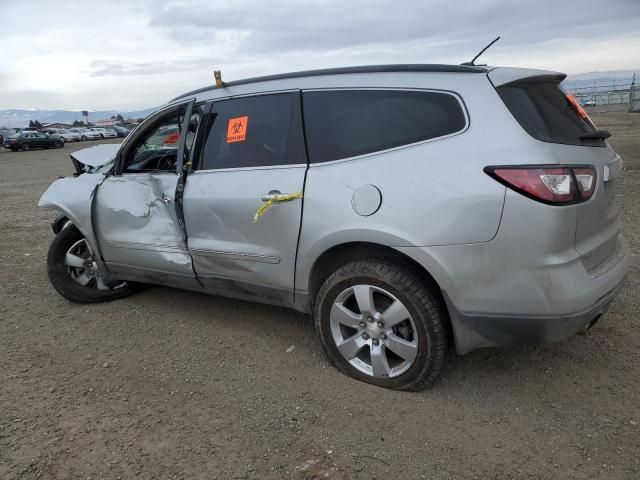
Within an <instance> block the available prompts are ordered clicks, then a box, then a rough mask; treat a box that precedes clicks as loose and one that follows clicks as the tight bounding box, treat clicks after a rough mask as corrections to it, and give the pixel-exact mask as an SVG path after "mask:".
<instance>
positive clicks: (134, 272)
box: [93, 172, 198, 286]
mask: <svg viewBox="0 0 640 480" xmlns="http://www.w3.org/2000/svg"><path fill="white" fill-rule="evenodd" d="M177 182H178V175H176V174H175V173H167V172H163V173H139V174H138V173H127V174H124V175H118V176H109V177H107V178H106V180H105V181H104V182H103V183H102V184H101V185H100V188H99V189H98V191H97V195H96V200H95V206H94V212H93V215H94V225H95V230H96V235H97V236H98V238H99V242H100V248H101V253H102V256H103V258H104V261H105V263H106V264H107V266H108V267H109V270H110V271H111V272H112V274H113V275H114V276H115V277H118V278H128V279H139V280H145V281H147V280H148V277H150V276H155V277H159V278H160V279H162V281H161V282H160V283H163V284H169V285H170V284H172V283H174V280H175V282H178V283H181V284H182V283H186V284H191V285H194V286H195V285H197V283H198V282H197V281H196V279H195V274H194V272H193V266H192V264H191V257H190V256H189V254H188V253H187V249H186V243H185V241H184V237H183V235H182V231H181V229H180V227H179V222H178V219H177V216H176V210H175V207H174V204H173V196H174V194H175V191H176V185H177ZM154 283H156V282H154Z"/></svg>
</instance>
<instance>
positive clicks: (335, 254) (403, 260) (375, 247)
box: [307, 241, 453, 340]
mask: <svg viewBox="0 0 640 480" xmlns="http://www.w3.org/2000/svg"><path fill="white" fill-rule="evenodd" d="M367 258H382V259H385V260H390V261H393V262H394V263H397V264H400V265H403V266H404V267H406V268H408V269H409V270H411V271H413V272H415V273H416V274H417V275H418V276H419V277H420V278H421V279H422V281H423V282H424V283H425V285H427V286H428V287H429V288H431V290H432V291H433V293H434V294H435V295H436V297H437V299H438V303H439V307H440V308H441V310H442V312H443V313H444V315H445V316H446V319H447V326H448V335H449V339H450V340H453V328H452V326H451V320H450V318H449V309H448V308H447V302H446V300H445V295H444V293H443V290H442V288H441V286H440V283H439V282H438V281H437V280H436V278H435V277H434V276H433V275H432V274H431V272H429V271H428V270H427V269H426V268H425V267H424V266H423V265H421V264H420V263H419V262H418V261H417V260H416V259H414V258H412V257H411V256H409V255H408V254H406V253H404V252H401V251H399V250H397V249H395V248H393V247H390V246H387V245H381V244H378V243H372V242H355V241H354V242H346V243H341V244H338V245H334V246H332V247H330V248H328V249H327V250H325V251H324V252H322V253H321V254H320V255H319V256H318V257H317V258H316V259H315V261H314V262H313V265H312V267H311V269H310V272H309V279H308V297H307V298H308V303H309V305H308V308H309V311H311V312H312V311H313V308H314V304H315V299H316V297H317V295H318V292H319V291H320V288H321V287H322V284H323V283H324V282H325V280H326V279H327V278H328V277H329V275H331V274H332V273H333V272H335V271H336V270H337V269H338V268H340V267H341V266H343V265H346V264H347V263H350V262H353V261H357V260H364V259H367Z"/></svg>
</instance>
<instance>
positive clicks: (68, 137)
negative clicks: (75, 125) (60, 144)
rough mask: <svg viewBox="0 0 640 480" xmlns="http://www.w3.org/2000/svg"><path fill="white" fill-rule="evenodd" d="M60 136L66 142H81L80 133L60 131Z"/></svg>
mask: <svg viewBox="0 0 640 480" xmlns="http://www.w3.org/2000/svg"><path fill="white" fill-rule="evenodd" d="M58 135H59V136H61V137H62V138H63V140H64V141H65V142H79V141H80V132H78V131H73V130H67V129H60V130H58Z"/></svg>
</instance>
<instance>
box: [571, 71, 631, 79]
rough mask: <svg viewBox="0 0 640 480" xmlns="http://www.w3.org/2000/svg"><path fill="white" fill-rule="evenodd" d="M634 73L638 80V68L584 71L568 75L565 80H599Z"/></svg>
mask: <svg viewBox="0 0 640 480" xmlns="http://www.w3.org/2000/svg"><path fill="white" fill-rule="evenodd" d="M634 73H635V74H636V80H637V81H640V69H637V70H607V71H604V72H586V73H578V74H576V75H569V76H568V77H567V80H569V81H585V80H591V81H593V80H599V79H601V78H632V77H633V74H634Z"/></svg>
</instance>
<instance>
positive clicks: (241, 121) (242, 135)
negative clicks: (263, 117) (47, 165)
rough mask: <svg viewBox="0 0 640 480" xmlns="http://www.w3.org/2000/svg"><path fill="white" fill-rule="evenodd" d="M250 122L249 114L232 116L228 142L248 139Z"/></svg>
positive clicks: (228, 130)
mask: <svg viewBox="0 0 640 480" xmlns="http://www.w3.org/2000/svg"><path fill="white" fill-rule="evenodd" d="M248 124H249V117H247V116H245V117H235V118H230V119H229V124H228V125H227V143H233V142H244V141H245V140H246V139H247V125H248Z"/></svg>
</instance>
